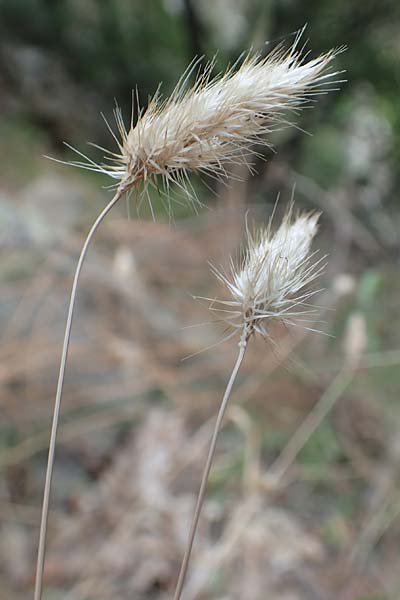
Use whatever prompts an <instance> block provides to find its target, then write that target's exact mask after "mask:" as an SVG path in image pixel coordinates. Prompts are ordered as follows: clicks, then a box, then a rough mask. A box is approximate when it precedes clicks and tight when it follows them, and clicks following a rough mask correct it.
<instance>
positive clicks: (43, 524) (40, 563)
mask: <svg viewBox="0 0 400 600" xmlns="http://www.w3.org/2000/svg"><path fill="white" fill-rule="evenodd" d="M121 196H122V191H121V190H118V191H117V192H116V193H115V195H114V197H113V198H112V200H110V202H109V203H108V204H107V206H106V207H105V208H104V209H103V210H102V212H101V213H100V214H99V216H98V217H97V219H96V220H95V222H94V223H93V225H92V227H91V229H90V231H89V233H88V235H87V237H86V239H85V242H84V244H83V247H82V250H81V253H80V256H79V260H78V264H77V265H76V270H75V275H74V281H73V284H72V290H71V296H70V300H69V308H68V317H67V323H66V326H65V333H64V342H63V348H62V354H61V362H60V370H59V373H58V382H57V392H56V399H55V402H54V412H53V421H52V426H51V434H50V442H49V454H48V458H47V468H46V480H45V484H44V492H43V504H42V516H41V521H40V532H39V545H38V554H37V565H36V581H35V596H34V600H41V598H42V585H43V571H44V561H45V552H46V537H47V523H48V519H49V504H50V492H51V480H52V477H53V466H54V454H55V448H56V439H57V429H58V421H59V416H60V405H61V398H62V392H63V386H64V376H65V367H66V364H67V357H68V348H69V340H70V337H71V326H72V318H73V314H74V307H75V298H76V291H77V288H78V281H79V275H80V273H81V269H82V265H83V262H84V260H85V256H86V253H87V249H88V247H89V244H90V242H91V239H92V237H93V235H94V233H95V231H96V229H97V227H98V226H99V225H100V223H101V222H102V221H103V219H104V217H105V216H106V215H107V214H108V212H109V211H110V210H111V209H112V207H113V206H114V205H115V204H116V203H117V202H118V200H119V199H120V198H121Z"/></svg>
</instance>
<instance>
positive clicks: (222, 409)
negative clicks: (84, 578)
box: [174, 338, 247, 600]
mask: <svg viewBox="0 0 400 600" xmlns="http://www.w3.org/2000/svg"><path fill="white" fill-rule="evenodd" d="M246 347H247V339H246V338H242V339H241V341H240V343H239V354H238V357H237V359H236V363H235V366H234V367H233V370H232V373H231V376H230V378H229V381H228V384H227V386H226V389H225V393H224V397H223V398H222V402H221V405H220V407H219V411H218V415H217V420H216V422H215V426H214V431H213V434H212V438H211V442H210V447H209V450H208V455H207V460H206V463H205V466H204V470H203V475H202V479H201V485H200V489H199V493H198V496H197V502H196V508H195V510H194V515H193V520H192V525H191V528H190V533H189V539H188V542H187V546H186V550H185V554H184V556H183V559H182V564H181V568H180V571H179V577H178V582H177V584H176V589H175V594H174V600H180V598H181V596H182V590H183V585H184V583H185V577H186V573H187V570H188V567H189V560H190V555H191V552H192V547H193V541H194V538H195V535H196V530H197V525H198V522H199V517H200V513H201V509H202V506H203V502H204V496H205V493H206V488H207V483H208V478H209V475H210V471H211V466H212V463H213V460H214V455H215V448H216V445H217V439H218V434H219V432H220V431H221V426H222V421H223V418H224V415H225V411H226V407H227V406H228V402H229V398H230V395H231V392H232V387H233V384H234V383H235V379H236V376H237V374H238V372H239V369H240V365H241V364H242V362H243V358H244V355H245V352H246Z"/></svg>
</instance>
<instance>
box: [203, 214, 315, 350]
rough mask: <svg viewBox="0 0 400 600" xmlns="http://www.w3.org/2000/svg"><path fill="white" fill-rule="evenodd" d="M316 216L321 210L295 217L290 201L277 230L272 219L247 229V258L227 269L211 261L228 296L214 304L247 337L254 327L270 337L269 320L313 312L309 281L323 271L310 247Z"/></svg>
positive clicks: (213, 301)
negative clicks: (308, 306) (308, 305)
mask: <svg viewBox="0 0 400 600" xmlns="http://www.w3.org/2000/svg"><path fill="white" fill-rule="evenodd" d="M318 219H319V214H318V213H303V214H299V215H297V216H295V217H293V210H292V207H291V209H290V210H289V212H287V213H286V215H285V216H284V218H283V220H282V223H281V225H280V227H279V228H278V229H277V230H276V232H275V233H272V232H271V220H270V222H269V224H268V226H267V227H266V228H258V229H256V230H255V231H254V232H253V233H251V232H250V231H249V230H248V229H247V243H246V248H245V251H244V253H243V258H242V260H241V261H240V263H239V264H238V265H236V264H235V263H234V261H233V260H232V259H231V261H230V273H229V274H226V273H225V272H224V271H222V270H220V269H217V268H215V267H212V271H213V273H214V274H215V275H216V276H217V278H218V279H219V280H220V281H221V282H222V283H223V284H224V285H225V286H226V288H227V289H228V292H229V294H230V298H229V299H227V300H212V301H211V305H210V309H211V310H212V311H214V312H215V313H216V314H218V313H223V315H224V316H223V318H222V320H223V321H224V322H226V323H228V324H229V325H231V326H232V327H234V328H235V329H237V330H239V331H241V332H242V336H243V339H246V340H247V339H248V337H250V335H251V334H252V333H255V332H257V333H260V334H261V335H262V336H264V337H267V336H268V333H267V329H266V324H267V323H268V321H270V322H271V321H281V322H283V323H286V324H292V323H293V321H292V319H293V318H296V317H299V316H302V315H304V314H306V313H310V312H312V311H310V310H309V308H307V306H305V305H307V301H308V300H309V299H310V298H311V296H313V295H314V294H315V293H316V292H315V290H310V289H309V285H310V284H311V283H312V282H314V280H315V279H316V278H317V277H318V276H319V275H320V274H321V272H322V270H323V265H321V263H322V261H323V258H324V257H322V258H320V259H319V260H313V258H314V257H315V254H316V253H315V252H311V243H312V241H313V239H314V237H315V234H316V233H317V229H318V225H317V223H318ZM208 300H210V299H208Z"/></svg>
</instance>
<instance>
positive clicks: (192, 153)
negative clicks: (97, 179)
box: [72, 34, 340, 200]
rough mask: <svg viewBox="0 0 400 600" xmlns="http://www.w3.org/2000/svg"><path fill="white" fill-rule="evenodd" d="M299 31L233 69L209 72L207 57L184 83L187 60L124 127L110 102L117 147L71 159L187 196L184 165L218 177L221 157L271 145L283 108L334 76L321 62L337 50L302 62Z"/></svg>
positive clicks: (323, 88) (121, 184) (122, 184)
mask: <svg viewBox="0 0 400 600" xmlns="http://www.w3.org/2000/svg"><path fill="white" fill-rule="evenodd" d="M300 37H301V34H299V35H298V36H297V38H296V41H295V43H294V44H293V46H292V47H291V48H289V50H285V49H284V48H283V47H280V48H278V49H277V50H274V51H272V52H271V53H270V54H268V55H267V56H266V57H261V56H260V55H248V56H247V57H246V58H245V59H244V60H243V61H242V63H241V65H240V66H239V67H238V68H236V67H233V68H231V69H230V70H228V71H227V72H226V73H225V74H223V75H220V76H217V77H212V72H213V68H214V66H215V65H214V64H213V63H211V64H210V65H208V67H207V68H206V70H205V72H204V73H203V75H202V76H200V77H198V79H197V81H196V83H195V84H194V86H193V87H192V88H188V86H187V83H188V79H189V78H190V75H191V73H192V71H193V69H194V68H195V66H196V65H195V63H194V64H193V65H192V66H191V68H189V69H188V71H187V72H186V73H185V74H184V75H183V76H182V77H181V79H180V81H179V83H178V85H177V86H176V88H175V90H174V92H173V93H172V95H171V97H170V98H168V99H166V100H163V99H162V98H161V97H160V95H159V94H158V93H157V94H156V95H155V96H154V98H153V99H152V100H151V101H150V103H149V105H148V107H147V109H146V110H145V111H144V112H143V113H142V111H139V117H138V120H137V122H136V123H131V127H130V129H128V130H127V129H126V128H125V125H124V122H123V120H122V116H121V112H120V110H119V109H116V111H115V115H116V120H117V125H118V130H119V136H118V137H117V136H115V135H114V134H113V135H114V137H115V141H116V142H117V145H118V150H117V152H115V153H113V152H108V151H106V152H107V154H108V162H107V163H105V164H102V165H97V164H95V163H94V162H93V161H90V159H88V158H87V159H86V160H87V161H88V162H86V163H85V162H76V163H75V165H76V166H80V167H82V168H88V169H91V170H94V171H99V172H101V173H104V174H106V175H108V176H110V177H112V178H113V179H114V180H116V185H117V186H118V188H119V189H120V190H122V191H129V190H130V189H132V188H134V187H137V186H142V189H143V190H144V191H147V188H148V185H151V186H154V187H156V188H157V190H158V191H160V186H159V185H158V184H157V183H156V179H157V178H160V179H161V181H162V183H163V187H164V189H165V190H166V191H167V192H168V190H169V187H170V185H171V184H174V185H175V186H178V188H181V189H182V190H183V191H184V193H185V195H186V197H187V198H189V199H192V200H194V199H195V198H194V197H193V192H192V191H191V190H192V189H191V187H190V182H189V181H188V174H189V173H190V172H198V173H207V174H209V175H211V176H213V177H223V176H224V175H225V166H226V164H227V163H234V162H243V161H246V159H247V157H248V156H249V155H250V154H252V153H254V144H264V145H267V146H271V136H270V134H271V132H272V131H273V130H275V129H277V128H280V127H282V126H284V125H286V124H288V111H289V112H292V113H293V111H295V112H296V111H298V110H299V109H301V108H302V107H303V106H304V105H305V104H306V103H307V102H308V101H309V100H311V99H312V98H313V97H314V96H315V95H317V94H321V93H326V92H327V91H328V90H329V87H331V86H332V84H333V83H335V76H336V75H337V73H335V72H331V71H329V67H330V65H331V62H332V60H333V59H334V58H335V56H336V54H337V53H338V51H330V52H327V53H326V54H322V55H321V56H318V57H317V58H314V59H312V60H308V61H307V60H305V59H304V58H305V57H303V55H302V52H301V50H300V49H299V43H300ZM339 51H340V50H339ZM85 158H86V157H85ZM72 164H73V163H72Z"/></svg>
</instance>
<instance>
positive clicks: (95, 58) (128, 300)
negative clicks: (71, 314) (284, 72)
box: [0, 0, 400, 600]
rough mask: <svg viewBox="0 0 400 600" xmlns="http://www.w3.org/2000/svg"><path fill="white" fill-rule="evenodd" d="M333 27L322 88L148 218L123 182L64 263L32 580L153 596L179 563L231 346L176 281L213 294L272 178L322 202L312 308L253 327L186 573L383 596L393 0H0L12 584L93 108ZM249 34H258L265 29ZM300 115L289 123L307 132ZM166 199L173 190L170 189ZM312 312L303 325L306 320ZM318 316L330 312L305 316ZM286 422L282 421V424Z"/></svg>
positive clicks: (6, 583) (31, 535) (395, 247)
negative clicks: (122, 197) (47, 500)
mask: <svg viewBox="0 0 400 600" xmlns="http://www.w3.org/2000/svg"><path fill="white" fill-rule="evenodd" d="M305 23H308V26H307V29H306V31H305V33H304V41H306V40H309V42H308V45H307V48H308V49H309V50H310V51H311V56H316V55H317V54H318V53H321V52H324V51H327V50H329V49H330V48H332V47H338V46H342V45H347V47H348V50H347V51H346V52H345V53H343V54H341V55H340V56H339V57H338V58H337V60H336V66H337V69H338V70H341V69H345V70H346V74H345V75H344V76H343V78H346V79H347V83H343V84H340V85H339V86H338V88H340V91H337V92H333V93H330V94H329V95H324V96H320V97H319V98H318V99H317V100H316V102H315V104H314V105H313V107H312V109H311V110H309V109H307V110H304V111H303V112H302V114H301V115H299V116H298V117H296V123H297V125H298V126H299V127H298V128H293V127H292V128H287V129H285V130H282V131H279V132H276V134H274V137H273V140H272V141H273V143H274V146H275V148H276V150H277V153H276V154H273V153H272V152H270V153H268V152H265V151H264V150H263V152H264V158H265V159H266V160H261V159H256V160H255V164H254V166H255V168H256V170H257V174H256V175H255V176H252V177H250V176H249V173H248V172H247V171H246V170H243V171H242V172H235V173H233V174H232V175H234V176H235V179H236V177H237V176H240V177H241V181H240V182H239V183H238V182H235V181H233V179H234V178H232V180H231V181H230V182H229V183H228V185H227V186H223V185H221V184H216V183H215V182H214V181H212V180H207V179H206V180H203V181H201V180H198V179H196V178H195V179H193V186H194V187H195V189H196V191H197V194H198V196H199V199H200V200H201V201H202V202H203V203H204V204H205V205H206V207H207V208H201V209H200V210H199V214H198V215H195V214H193V211H192V210H191V209H190V208H188V207H187V205H185V204H184V203H182V202H177V203H176V204H175V205H174V218H173V219H171V218H170V217H169V216H168V215H167V214H166V213H165V210H164V208H163V206H162V202H161V201H160V199H159V198H158V197H157V194H154V196H153V197H152V201H153V205H154V207H155V211H156V220H155V221H153V220H152V219H151V215H150V211H149V209H148V207H147V206H145V205H144V204H143V206H141V207H139V208H138V207H135V206H134V203H133V202H132V203H131V206H127V205H126V204H125V203H124V202H121V205H120V206H119V207H117V208H116V209H115V210H114V211H113V212H112V213H111V214H110V215H108V217H107V219H106V221H105V223H104V224H103V225H102V226H101V228H100V229H99V231H98V233H97V235H96V238H95V241H94V243H93V245H92V246H91V249H90V252H89V256H88V260H87V262H86V264H85V267H84V272H83V276H82V280H81V285H80V291H79V295H78V303H77V309H76V318H75V321H74V327H73V332H72V343H71V348H70V355H69V364H68V368H67V377H66V386H65V393H64V399H63V407H62V421H61V427H60V434H59V442H58V449H57V458H56V467H55V476H54V481H53V497H52V510H51V515H50V532H49V533H50V535H49V544H48V559H47V563H46V576H45V596H44V597H45V598H46V599H48V600H52V599H54V600H57V599H59V598H60V599H61V598H65V599H67V598H68V599H69V600H78V599H79V600H85V599H87V600H89V599H95V598H96V599H101V598H102V599H107V600H110V599H121V600H125V599H128V598H129V599H132V598H134V599H135V600H144V599H154V600H156V599H157V600H158V599H160V600H161V599H166V598H170V597H171V590H172V589H173V586H174V583H175V581H176V577H177V573H178V569H179V563H180V560H181V557H182V554H183V550H184V545H185V541H186V537H187V533H188V529H189V524H190V518H191V512H192V510H193V506H194V500H195V493H196V492H197V489H198V485H199V480H200V475H201V468H202V465H203V460H204V454H205V451H206V447H207V443H208V440H209V437H210V433H211V428H212V425H213V419H214V416H215V412H216V408H217V406H218V403H219V401H220V399H221V395H222V392H223V388H224V385H225V383H226V379H227V376H228V374H229V372H230V369H231V367H232V364H233V360H234V358H235V354H236V344H235V342H228V343H226V344H220V345H217V346H216V347H213V348H211V349H209V350H207V351H205V352H201V353H200V354H197V355H196V356H194V357H192V358H189V359H187V360H185V361H182V359H183V358H185V357H187V356H189V355H191V354H193V353H197V352H198V351H199V350H202V349H204V348H205V347H207V346H210V345H213V344H215V343H216V342H218V340H219V339H220V338H221V335H222V331H221V330H220V329H219V328H218V327H217V326H215V325H209V324H208V325H207V324H204V325H203V326H200V327H191V326H193V325H196V324H200V323H203V322H207V321H209V319H210V318H209V315H208V313H207V311H206V310H205V309H204V307H203V306H202V305H201V304H199V303H198V302H195V301H194V300H193V299H192V298H191V294H197V295H204V296H211V295H213V294H219V295H220V294H221V290H220V289H218V286H217V282H216V281H214V279H213V277H212V275H211V273H210V272H209V267H208V263H207V261H208V260H210V261H212V262H213V263H215V264H226V261H227V257H228V255H229V253H234V252H235V251H236V249H237V248H238V245H239V244H240V241H241V239H242V233H243V224H244V215H245V213H246V211H249V215H250V218H254V219H257V221H260V222H265V221H266V219H268V217H269V215H270V214H271V211H272V207H273V204H274V202H275V199H276V196H277V193H278V192H280V194H281V200H280V205H279V207H278V212H279V211H282V210H283V209H284V207H285V206H286V205H287V203H288V202H289V201H290V198H291V194H292V191H293V187H294V186H295V197H296V202H297V206H298V207H299V208H306V209H318V210H321V211H322V212H323V217H322V220H321V228H320V233H319V236H318V239H317V242H316V247H318V248H320V249H321V252H322V253H327V254H329V261H328V267H327V270H326V273H325V275H324V276H323V278H322V283H321V287H323V288H324V291H323V292H321V294H320V295H319V296H318V300H317V303H318V305H319V306H320V309H319V314H318V317H316V318H317V319H321V320H322V322H318V323H316V324H315V326H314V328H316V329H319V330H322V332H323V333H322V334H319V333H314V332H309V331H307V330H304V329H302V328H300V327H299V328H297V327H296V328H293V329H292V330H291V331H287V330H285V329H283V330H279V329H278V330H277V331H276V332H275V340H276V346H275V345H274V346H268V345H266V344H265V343H264V342H263V341H262V340H254V341H253V342H252V344H251V347H250V349H249V352H248V355H247V358H246V361H245V364H244V366H243V369H242V371H241V374H240V376H239V379H238V382H237V385H236V388H235V391H234V395H233V399H232V405H231V408H230V410H229V412H228V415H227V418H226V426H225V428H224V431H223V434H222V436H221V439H220V443H219V446H218V453H217V457H216V461H215V465H214V469H213V472H212V475H211V481H210V485H209V492H208V496H207V502H206V505H205V509H204V513H203V517H202V520H201V525H200V530H199V535H198V538H197V541H196V544H195V550H194V554H193V560H192V565H191V569H190V573H189V576H188V580H187V587H186V592H185V595H184V597H185V598H186V599H187V600H189V599H195V598H196V599H203V598H204V599H217V598H218V599H220V600H222V599H225V600H227V599H232V600H242V599H243V600H261V599H262V600H264V599H265V598H268V599H270V600H274V599H275V598H276V599H278V598H279V600H314V599H315V600H330V599H331V598H332V599H333V598H335V599H340V600H378V599H379V600H387V599H393V600H398V598H399V597H400V574H399V567H400V563H399V547H400V520H399V518H398V517H399V514H400V494H399V491H398V490H399V488H398V482H399V474H400V408H399V405H398V398H399V391H400V375H399V365H400V327H399V317H398V307H399V296H400V276H399V271H398V266H399V262H398V259H399V245H400V239H399V229H400V205H399V201H398V193H397V189H398V184H399V175H400V172H399V168H398V161H399V157H400V135H399V134H400V104H399V100H398V98H399V83H400V4H399V3H398V2H397V0H381V1H380V2H374V1H372V0H371V1H369V0H365V1H364V2H362V3H360V2H358V1H357V0H337V1H336V2H334V3H332V2H328V1H327V0H318V1H317V0H306V1H303V2H300V0H276V1H275V2H273V1H272V0H269V1H268V0H231V1H228V0H196V1H195V0H153V1H150V2H143V1H141V0H79V1H78V0H57V1H54V0H0V140H1V141H0V232H1V233H0V251H1V258H2V260H1V265H0V286H1V296H0V320H1V332H0V336H1V337H0V356H1V365H0V411H1V420H0V470H1V476H0V524H1V525H0V526H1V535H0V582H1V585H0V598H1V599H3V598H4V599H7V600H9V599H10V598H15V599H16V600H18V599H23V598H30V597H31V596H32V589H33V579H34V568H35V560H36V548H37V540H38V525H39V518H40V504H41V499H42V488H43V482H44V471H45V463H46V452H47V445H48V437H49V427H50V419H51V413H52V404H53V399H54V394H55V387H56V378H57V370H58V363H59V358H60V353H61V343H62V336H63V328H64V323H65V318H66V309H67V300H68V295H69V291H70V286H71V279H72V274H73V270H74V268H75V264H76V260H77V257H78V254H79V251H80V248H81V245H82V242H83V239H84V236H85V233H86V232H87V230H88V228H89V226H90V224H91V223H92V222H93V220H94V218H95V216H96V215H97V214H98V213H99V211H100V210H101V208H102V207H103V206H104V205H105V203H106V201H107V198H109V191H107V190H106V189H105V188H104V186H106V185H107V184H108V183H109V182H108V181H106V180H104V178H103V177H101V176H98V175H94V174H92V173H89V172H85V171H79V170H77V169H73V168H72V167H67V166H63V165H60V164H57V163H55V162H51V161H50V160H48V159H46V158H45V157H44V155H50V156H51V157H54V158H58V159H60V160H67V161H68V160H71V159H73V158H74V155H73V154H72V152H71V151H70V150H69V149H68V148H67V147H66V146H65V145H63V142H68V143H69V144H71V145H73V146H74V147H76V148H78V149H79V150H80V151H83V152H84V153H85V154H88V155H89V156H90V157H91V158H93V159H94V160H96V161H98V160H100V159H101V153H100V152H99V151H98V150H96V148H93V147H88V146H87V145H86V143H87V142H88V141H91V142H94V143H96V144H99V145H101V146H105V147H106V148H110V149H114V148H113V140H112V137H111V135H110V132H109V131H108V130H107V127H106V126H105V123H104V121H103V119H102V118H101V114H100V113H104V115H105V117H106V118H107V120H109V122H110V123H113V108H114V106H115V102H118V104H119V105H120V106H121V107H122V110H123V114H124V116H125V120H126V122H129V118H130V106H131V94H132V89H134V88H136V86H137V88H138V91H139V92H138V93H139V96H140V100H141V103H142V104H143V105H144V106H145V105H146V102H147V98H148V96H149V95H151V94H153V93H154V92H155V90H156V88H157V85H158V83H159V82H160V81H161V82H162V92H163V93H165V94H168V93H169V92H170V91H171V89H172V88H173V86H174V84H175V83H176V81H177V79H178V78H179V76H180V74H181V73H182V71H183V70H184V69H185V67H186V66H187V64H188V63H189V62H190V61H191V59H192V58H193V57H194V56H195V55H197V56H205V57H207V58H211V57H213V56H214V55H215V54H217V61H216V71H217V70H219V69H223V68H225V67H226V66H227V65H228V64H229V63H232V62H233V61H234V60H236V59H237V57H238V56H239V55H240V54H241V53H242V52H243V51H244V50H247V49H249V48H250V47H252V48H253V49H255V50H259V51H260V52H262V53H265V52H267V51H268V50H269V49H272V48H274V47H275V46H276V45H277V44H279V43H281V42H282V43H284V44H286V45H287V46H290V44H291V43H293V40H294V36H295V34H296V32H297V31H298V30H299V29H300V28H302V27H303V26H304V24H305ZM266 41H267V43H266ZM303 130H305V131H303ZM181 200H182V199H181ZM311 327H312V326H311ZM326 334H328V335H326ZM299 427H300V429H299Z"/></svg>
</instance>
